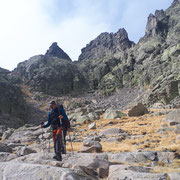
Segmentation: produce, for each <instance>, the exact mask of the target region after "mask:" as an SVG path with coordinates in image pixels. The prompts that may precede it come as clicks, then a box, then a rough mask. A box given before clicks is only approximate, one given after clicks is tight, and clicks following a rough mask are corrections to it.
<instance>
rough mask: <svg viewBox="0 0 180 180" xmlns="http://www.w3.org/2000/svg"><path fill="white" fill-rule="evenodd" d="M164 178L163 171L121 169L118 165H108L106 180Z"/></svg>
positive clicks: (154, 179) (158, 179)
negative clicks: (150, 171)
mask: <svg viewBox="0 0 180 180" xmlns="http://www.w3.org/2000/svg"><path fill="white" fill-rule="evenodd" d="M126 179H127V180H142V179H143V180H160V179H162V180H166V179H167V175H166V174H163V173H156V174H155V173H145V172H135V171H131V170H122V168H121V167H120V166H118V165H114V166H110V169H109V177H108V180H126Z"/></svg>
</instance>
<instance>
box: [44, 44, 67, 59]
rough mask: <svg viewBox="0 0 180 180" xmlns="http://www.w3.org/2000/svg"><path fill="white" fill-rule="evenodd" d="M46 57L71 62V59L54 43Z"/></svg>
mask: <svg viewBox="0 0 180 180" xmlns="http://www.w3.org/2000/svg"><path fill="white" fill-rule="evenodd" d="M45 56H53V57H58V58H61V59H66V60H69V61H71V58H70V57H69V56H68V55H67V54H66V53H65V52H64V51H63V50H62V49H61V48H60V47H59V46H58V44H57V42H53V43H52V45H51V46H50V47H49V49H48V50H47V52H46V54H45Z"/></svg>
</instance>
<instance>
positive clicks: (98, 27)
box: [0, 0, 173, 70]
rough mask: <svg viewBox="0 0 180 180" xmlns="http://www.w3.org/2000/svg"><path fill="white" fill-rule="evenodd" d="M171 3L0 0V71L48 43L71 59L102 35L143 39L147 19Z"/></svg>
mask: <svg viewBox="0 0 180 180" xmlns="http://www.w3.org/2000/svg"><path fill="white" fill-rule="evenodd" d="M172 1H173V0H0V67H2V68H5V69H9V70H13V69H14V68H15V67H16V66H17V64H18V63H19V62H22V61H24V60H27V59H29V58H30V57H32V56H34V55H38V54H45V52H46V50H47V49H48V48H49V46H50V45H51V44H52V43H53V42H57V43H58V45H59V46H60V47H61V48H62V49H63V50H64V51H65V52H66V53H67V54H68V55H69V56H70V57H71V59H72V60H77V59H78V56H79V55H80V53H81V49H82V48H83V47H85V46H86V44H88V43H89V42H90V41H91V40H93V39H94V38H96V37H97V36H98V35H99V34H100V33H102V32H117V31H118V29H120V28H125V29H126V31H127V32H128V35H129V39H130V40H132V41H134V42H138V40H139V39H140V37H142V36H144V33H145V27H146V24H147V18H148V15H149V14H150V13H153V14H154V12H155V10H156V9H159V10H160V9H167V8H168V7H169V6H170V5H171V3H172Z"/></svg>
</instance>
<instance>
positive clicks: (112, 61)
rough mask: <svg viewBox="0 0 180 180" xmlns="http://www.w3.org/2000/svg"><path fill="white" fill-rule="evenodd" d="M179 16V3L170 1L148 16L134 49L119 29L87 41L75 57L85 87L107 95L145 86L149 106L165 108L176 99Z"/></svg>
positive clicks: (179, 52)
mask: <svg viewBox="0 0 180 180" xmlns="http://www.w3.org/2000/svg"><path fill="white" fill-rule="evenodd" d="M179 12H180V3H179V1H174V2H173V3H172V5H171V7H170V8H168V9H167V10H165V11H163V10H160V11H159V10H158V11H156V12H155V14H154V15H153V14H150V16H149V18H148V22H147V26H146V33H145V36H144V37H143V38H141V39H140V41H139V42H138V44H136V45H135V44H133V43H132V42H131V41H129V40H128V37H127V33H126V32H125V30H123V29H121V30H120V31H118V32H117V33H115V34H108V33H103V34H101V35H100V36H98V37H97V38H96V39H95V40H93V41H91V42H90V43H89V44H88V45H87V46H86V47H85V48H83V49H82V53H81V55H80V56H79V61H80V62H79V64H80V68H81V69H82V72H83V74H84V76H85V77H86V79H87V80H88V83H89V87H90V88H91V89H93V90H96V91H98V92H100V93H103V94H105V95H109V94H111V93H113V92H116V91H117V90H118V89H121V88H122V87H134V86H139V87H141V88H144V87H147V86H148V87H149V90H150V92H149V94H147V97H146V100H145V101H146V102H147V103H149V104H153V103H156V102H159V101H161V102H163V103H164V104H168V103H169V102H171V100H173V99H174V98H175V97H177V96H179V87H180V86H179V61H178V59H179V55H180V42H179V39H180V31H179V24H180V20H179V18H178V17H179V16H180V14H179ZM120 37H121V38H120ZM115 42H118V43H115ZM143 100H144V99H143Z"/></svg>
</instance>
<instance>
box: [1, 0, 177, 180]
mask: <svg viewBox="0 0 180 180" xmlns="http://www.w3.org/2000/svg"><path fill="white" fill-rule="evenodd" d="M179 17H180V0H174V1H173V3H172V5H171V6H170V7H169V8H168V9H167V10H165V11H164V10H157V11H156V12H155V14H150V15H149V17H148V20H147V25H146V31H145V35H144V37H142V38H141V39H140V40H139V42H138V43H137V44H135V43H134V42H133V41H131V40H130V39H129V37H128V33H127V32H126V30H125V29H124V28H121V29H119V30H118V31H117V32H116V33H108V32H104V33H101V34H100V35H99V36H98V37H97V38H95V39H94V40H92V41H91V42H89V43H88V44H87V45H86V47H84V48H83V49H82V51H81V54H80V56H79V59H78V61H73V60H71V58H70V57H69V55H68V54H67V53H66V52H64V51H63V50H62V49H61V48H60V47H59V46H58V44H57V43H56V42H54V43H52V45H51V46H50V47H49V49H48V50H47V51H46V53H45V54H40V55H35V56H32V57H30V58H29V59H28V60H25V61H24V62H21V63H19V64H18V65H17V68H15V69H14V70H13V71H12V72H10V71H8V70H5V69H2V68H0V179H3V180H4V179H10V180H24V179H26V180H31V179H33V180H40V179H41V180H52V179H53V180H54V179H60V180H98V179H104V180H142V179H143V180H179V179H180V109H179V108H180V84H179V83H180V64H179V60H180V18H179ZM52 100H55V101H56V102H57V103H58V104H63V106H64V108H65V110H66V112H67V115H68V118H69V120H70V122H71V131H70V132H68V135H67V138H66V139H67V154H63V158H62V161H56V160H55V158H53V156H54V149H53V146H54V143H53V140H52V135H51V134H52V132H51V129H50V128H46V129H44V128H40V123H41V122H42V121H43V122H46V121H47V119H48V112H49V111H50V107H49V103H50V101H52Z"/></svg>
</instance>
